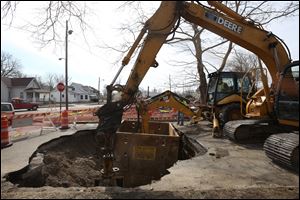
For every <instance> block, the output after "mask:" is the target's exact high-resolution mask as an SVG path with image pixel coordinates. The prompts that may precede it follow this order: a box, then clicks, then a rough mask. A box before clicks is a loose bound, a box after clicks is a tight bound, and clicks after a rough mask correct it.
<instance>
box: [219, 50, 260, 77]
mask: <svg viewBox="0 0 300 200" xmlns="http://www.w3.org/2000/svg"><path fill="white" fill-rule="evenodd" d="M256 68H258V62H257V56H256V55H255V54H253V53H249V52H243V51H234V56H233V57H232V58H231V59H230V60H229V61H228V63H227V65H226V68H225V69H228V70H230V71H236V72H247V71H248V70H250V69H256Z"/></svg>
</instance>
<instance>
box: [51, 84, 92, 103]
mask: <svg viewBox="0 0 300 200" xmlns="http://www.w3.org/2000/svg"><path fill="white" fill-rule="evenodd" d="M97 92H98V91H97V90H96V89H94V88H92V87H90V86H84V85H82V84H79V83H74V82H73V83H72V84H71V85H69V87H68V102H89V101H91V97H93V96H95V95H97ZM50 99H51V100H52V101H54V102H59V101H60V92H59V91H58V90H57V88H55V90H53V91H52V92H51V94H50ZM61 101H62V102H65V101H66V89H65V90H64V91H63V92H62V93H61Z"/></svg>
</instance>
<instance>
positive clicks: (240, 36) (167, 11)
mask: <svg viewBox="0 0 300 200" xmlns="http://www.w3.org/2000/svg"><path fill="white" fill-rule="evenodd" d="M208 4H209V5H210V7H207V6H204V5H202V4H201V3H199V2H198V1H196V2H195V3H194V2H191V3H190V2H185V1H162V3H161V5H160V7H159V8H158V9H157V11H156V12H155V13H154V15H153V16H152V17H151V18H150V19H149V20H147V22H146V23H145V25H144V27H143V29H142V30H141V32H140V34H139V35H138V37H137V39H136V40H135V42H134V43H133V45H132V47H131V48H130V50H129V52H128V54H127V55H126V56H125V58H124V59H123V61H122V66H121V67H120V69H119V71H118V72H117V74H116V76H115V77H114V79H113V81H112V82H111V84H110V85H109V86H108V87H107V94H108V96H107V103H106V104H105V105H103V106H102V107H100V108H99V110H97V112H96V114H97V116H98V117H99V124H98V127H97V134H102V135H104V138H105V141H104V147H103V148H102V150H103V160H104V170H103V171H104V176H105V177H110V176H111V174H110V173H111V172H113V160H114V155H113V153H114V141H115V138H116V132H117V130H118V128H119V127H120V125H121V120H122V114H123V111H124V108H125V107H127V106H128V105H130V104H132V103H134V101H135V99H136V94H137V91H138V87H139V84H140V83H141V81H142V80H143V78H144V76H145V75H146V73H147V71H148V70H149V68H150V67H157V66H158V63H157V62H156V60H155V57H156V55H157V54H158V52H159V50H160V48H161V47H162V45H163V44H164V43H165V42H166V41H167V38H168V36H170V35H172V34H173V33H175V31H176V29H177V28H178V27H179V25H180V20H181V18H184V19H185V20H187V21H189V22H191V23H194V24H196V25H199V26H201V27H203V28H205V29H207V30H209V31H211V32H213V33H215V34H217V35H219V36H221V37H224V38H226V39H228V40H230V41H232V42H234V43H236V44H238V45H240V46H241V47H244V48H245V49H247V50H249V51H251V52H253V53H254V54H256V55H257V56H258V58H259V59H261V60H262V61H263V62H264V64H265V65H266V67H267V69H268V71H269V73H270V75H271V78H272V88H274V89H271V88H269V86H268V83H267V82H266V81H264V87H263V89H262V90H259V91H258V92H256V93H255V94H254V96H252V97H251V101H249V102H248V104H247V108H246V111H247V115H246V116H247V117H249V118H250V119H249V120H241V121H240V120H236V121H238V122H237V124H232V123H231V122H235V121H230V122H227V123H226V124H225V126H224V131H225V132H227V134H228V135H229V136H230V135H233V137H232V138H242V137H243V136H242V135H243V132H239V131H238V130H239V128H240V127H245V126H247V129H251V130H252V127H256V126H259V123H263V124H267V125H266V127H268V129H272V127H273V126H274V125H276V124H284V125H287V126H288V127H293V126H295V127H296V129H297V128H298V127H299V118H298V116H299V115H298V114H299V107H298V106H297V105H299V90H298V89H297V90H293V89H291V87H294V86H295V87H297V81H296V80H297V79H296V75H295V76H294V74H297V73H296V72H297V69H298V76H299V63H297V62H295V63H292V60H291V58H290V55H289V51H288V48H287V47H286V45H285V44H284V42H283V41H282V40H281V39H280V38H278V37H277V36H276V35H275V34H273V33H272V32H269V31H266V30H264V29H263V28H262V26H260V25H259V24H257V23H255V22H253V21H252V20H250V19H247V18H244V17H243V16H240V15H239V14H237V13H236V12H234V11H232V10H231V9H229V8H227V7H226V6H224V5H223V4H222V3H220V2H218V1H208ZM145 34H146V36H145V38H144V35H145ZM143 38H144V41H143V44H142V47H141V49H140V52H139V54H138V56H137V59H136V61H135V63H134V65H133V68H132V71H131V73H130V75H129V78H128V80H127V82H126V85H125V86H122V85H118V84H117V85H116V84H115V81H116V79H117V77H118V76H119V74H120V73H121V71H122V69H123V68H124V67H125V66H126V65H127V64H128V63H129V61H130V58H131V56H132V54H133V52H134V51H135V50H136V48H137V46H138V45H139V43H140V42H141V40H142V39H143ZM261 68H262V67H261ZM261 71H263V70H261ZM294 72H295V73H294ZM290 74H292V77H293V80H295V81H294V82H292V83H291V84H287V86H286V87H285V84H284V80H285V77H287V76H289V75H290ZM280 75H281V78H280ZM298 83H299V82H298ZM115 91H117V92H119V93H121V95H120V96H119V97H120V98H112V97H113V96H112V92H115ZM291 91H293V92H294V93H295V95H294V96H295V99H296V100H292V101H290V100H285V99H288V98H283V96H284V95H287V96H289V95H292V94H293V93H292V92H291ZM117 96H118V95H116V97H117ZM287 110H292V111H293V112H289V113H285V112H286V111H287ZM282 113H285V114H282ZM297 113H298V114H297ZM296 114H297V115H296ZM290 115H292V116H290ZM253 118H258V119H257V120H253ZM261 118H264V119H263V120H261ZM231 127H233V129H230V128H231ZM253 130H254V129H253ZM255 130H256V129H255ZM249 132H250V131H248V132H247V133H249ZM247 133H246V136H245V138H247ZM287 135H288V136H286V135H277V136H276V138H275V139H274V140H269V143H270V144H269V145H266V146H267V148H266V149H268V150H267V151H268V152H270V153H267V155H268V156H269V157H270V158H271V159H274V160H280V159H278V157H280V156H282V157H284V158H286V160H291V161H290V163H291V165H294V163H297V162H298V163H299V158H298V156H294V153H293V152H296V153H297V152H299V150H297V149H298V146H299V135H298V134H295V133H293V132H288V133H287ZM290 136H291V137H290ZM281 140H284V141H285V142H279V144H276V145H275V144H274V143H276V141H281ZM283 143H284V144H283ZM291 143H293V144H292V145H289V144H291ZM285 144H287V145H289V147H288V149H289V150H288V152H287V153H282V152H283V149H286V148H285V147H286V146H287V145H285ZM276 148H279V151H277V150H276ZM281 150H282V151H281ZM291 151H292V153H290V152H291ZM273 154H274V156H273ZM297 159H298V161H297ZM279 162H280V161H279ZM282 163H285V162H282Z"/></svg>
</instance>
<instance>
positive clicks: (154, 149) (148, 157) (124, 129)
mask: <svg viewBox="0 0 300 200" xmlns="http://www.w3.org/2000/svg"><path fill="white" fill-rule="evenodd" d="M136 126H137V122H136V121H123V122H122V124H121V126H120V128H119V130H118V131H117V134H116V135H117V137H116V142H115V161H114V167H118V168H119V169H120V170H119V172H117V174H116V176H115V179H116V182H117V185H119V186H122V187H135V186H139V185H144V184H149V183H151V180H157V179H159V178H161V177H162V176H163V175H165V174H167V173H168V171H167V169H168V168H170V167H171V166H172V165H173V164H174V163H175V162H176V161H177V160H178V151H179V141H180V137H179V135H178V133H177V132H176V129H175V128H174V126H173V125H172V124H171V123H160V122H150V124H149V126H150V130H151V131H150V133H149V134H148V133H137V132H135V131H134V130H136Z"/></svg>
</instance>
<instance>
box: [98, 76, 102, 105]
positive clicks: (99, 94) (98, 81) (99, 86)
mask: <svg viewBox="0 0 300 200" xmlns="http://www.w3.org/2000/svg"><path fill="white" fill-rule="evenodd" d="M98 93H99V97H98V104H99V103H100V102H99V101H100V97H101V92H100V77H99V79H98Z"/></svg>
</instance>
